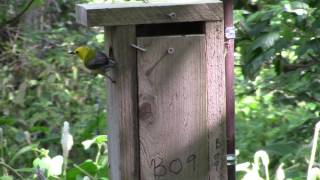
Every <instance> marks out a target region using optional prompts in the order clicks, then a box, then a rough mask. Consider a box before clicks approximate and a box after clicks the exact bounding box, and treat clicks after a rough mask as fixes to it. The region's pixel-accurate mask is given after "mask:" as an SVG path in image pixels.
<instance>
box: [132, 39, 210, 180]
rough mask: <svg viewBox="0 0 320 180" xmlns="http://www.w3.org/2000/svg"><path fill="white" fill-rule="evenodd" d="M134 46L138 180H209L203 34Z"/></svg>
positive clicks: (141, 43) (140, 42)
mask: <svg viewBox="0 0 320 180" xmlns="http://www.w3.org/2000/svg"><path fill="white" fill-rule="evenodd" d="M137 42H138V45H139V46H141V47H144V48H145V49H146V51H145V52H143V51H139V52H138V58H137V61H138V93H139V96H138V97H139V100H138V101H139V113H138V114H139V137H140V163H141V165H140V172H141V179H142V180H155V179H159V180H181V179H183V180H195V179H197V180H205V179H208V172H209V157H208V150H209V147H208V129H207V121H206V119H207V118H206V114H207V113H206V111H207V105H206V99H207V96H206V89H207V88H206V60H205V54H204V53H205V51H204V49H205V36H204V35H189V36H159V37H139V38H138V39H137Z"/></svg>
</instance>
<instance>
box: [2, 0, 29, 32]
mask: <svg viewBox="0 0 320 180" xmlns="http://www.w3.org/2000/svg"><path fill="white" fill-rule="evenodd" d="M34 1H35V0H30V1H29V3H28V4H27V6H26V7H25V8H24V9H23V10H22V11H21V12H20V13H19V14H18V15H16V16H15V17H14V18H12V19H10V20H7V21H5V22H3V23H2V24H1V25H0V29H2V28H3V27H4V26H5V25H7V24H11V23H14V22H16V21H18V20H19V18H20V17H21V16H23V14H24V13H25V12H26V11H27V10H28V9H29V8H30V7H31V5H32V4H33V2H34Z"/></svg>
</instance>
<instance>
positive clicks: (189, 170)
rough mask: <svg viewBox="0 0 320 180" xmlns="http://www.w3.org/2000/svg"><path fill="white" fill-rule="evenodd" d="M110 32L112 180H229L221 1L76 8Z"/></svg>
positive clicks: (83, 19) (84, 20)
mask: <svg viewBox="0 0 320 180" xmlns="http://www.w3.org/2000/svg"><path fill="white" fill-rule="evenodd" d="M76 12H77V22H78V23H80V24H82V25H85V26H105V35H106V39H107V40H106V41H107V42H106V48H107V50H106V51H107V53H108V52H109V49H110V48H111V47H112V50H113V51H112V52H113V57H114V58H115V60H116V61H117V63H118V64H117V67H116V68H115V69H114V70H113V71H112V72H111V74H110V75H111V76H112V77H113V79H115V81H116V83H111V82H109V83H108V90H107V91H108V94H109V96H108V97H109V98H108V123H109V132H108V133H109V159H110V165H111V167H110V171H111V173H110V174H111V177H110V178H111V180H182V179H183V180H208V179H210V180H226V179H227V168H226V167H227V165H226V157H225V156H226V135H225V133H226V130H225V116H226V114H225V113H226V107H225V106H226V92H225V62H224V39H223V37H224V36H223V8H222V3H221V2H220V1H217V0H200V1H199V2H180V3H141V4H139V3H119V4H118V3H115V4H91V5H84V4H82V5H77V6H76Z"/></svg>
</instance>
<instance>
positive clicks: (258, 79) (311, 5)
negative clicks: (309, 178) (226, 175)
mask: <svg viewBox="0 0 320 180" xmlns="http://www.w3.org/2000/svg"><path fill="white" fill-rule="evenodd" d="M251 2H252V3H251V4H246V3H243V2H241V1H240V0H239V1H237V3H236V6H235V7H236V9H237V10H236V11H235V13H234V14H235V26H236V27H237V33H238V38H237V40H236V42H237V47H236V64H237V67H236V77H237V79H236V84H237V85H236V98H237V106H236V107H237V108H236V114H237V116H236V118H237V124H236V125H237V149H238V151H239V156H238V160H239V162H246V161H248V160H249V159H251V157H252V155H253V154H254V152H256V151H258V150H259V149H264V150H266V151H267V152H268V154H269V155H270V159H271V162H270V172H271V173H270V174H276V170H277V168H278V166H279V165H280V163H283V169H284V171H285V174H286V178H287V179H305V177H306V169H307V165H308V160H307V159H309V156H310V146H309V143H310V141H311V139H312V132H313V128H314V125H315V123H316V122H317V119H318V118H319V112H320V106H319V105H318V104H319V100H320V99H319V97H320V96H319V87H320V86H319V78H320V76H319V73H320V68H319V63H320V54H319V52H320V51H319V50H320V46H319V45H320V39H319V37H320V26H319V22H320V21H319V19H320V11H319V8H316V7H319V5H320V2H319V1H315V0H305V1H293V0H291V1H278V0H271V1H266V0H264V1H263V0H256V1H251ZM242 176H243V174H239V177H238V178H240V177H242Z"/></svg>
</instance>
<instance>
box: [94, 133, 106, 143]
mask: <svg viewBox="0 0 320 180" xmlns="http://www.w3.org/2000/svg"><path fill="white" fill-rule="evenodd" d="M107 141H108V136H107V135H99V136H97V137H95V142H96V143H97V144H99V145H100V144H103V143H105V142H107Z"/></svg>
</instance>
